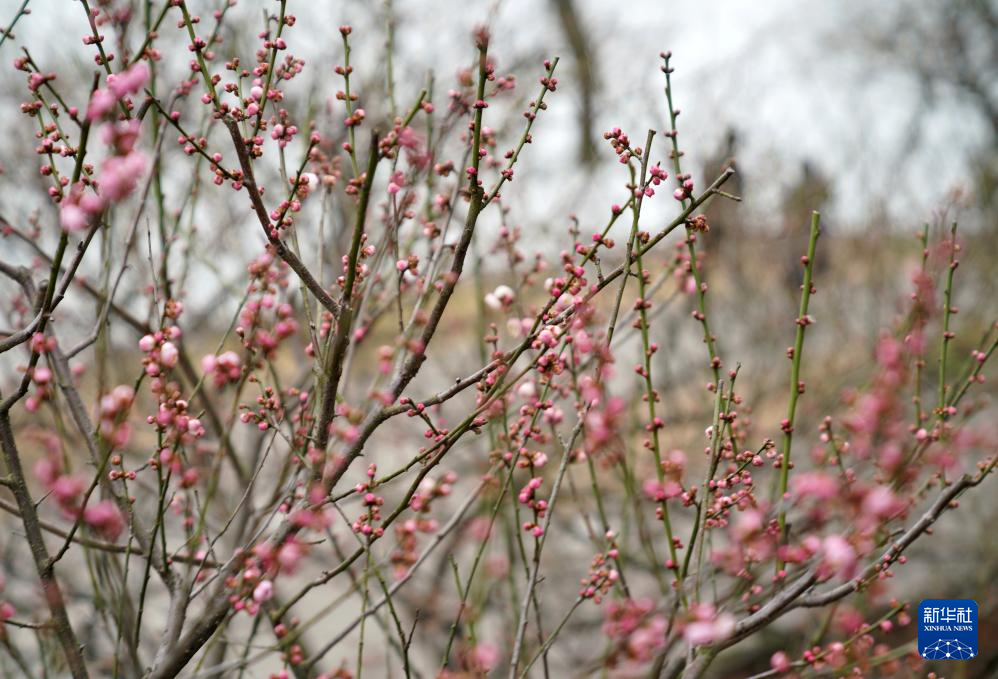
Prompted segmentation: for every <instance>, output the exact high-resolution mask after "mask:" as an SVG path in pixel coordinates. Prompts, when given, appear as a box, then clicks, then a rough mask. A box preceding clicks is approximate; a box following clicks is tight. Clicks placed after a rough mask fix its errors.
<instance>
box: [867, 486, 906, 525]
mask: <svg viewBox="0 0 998 679" xmlns="http://www.w3.org/2000/svg"><path fill="white" fill-rule="evenodd" d="M904 508H905V504H904V501H903V500H901V499H900V498H898V497H897V496H896V495H895V494H894V493H893V492H892V491H891V489H890V488H887V487H885V486H877V487H876V488H874V489H873V490H871V491H870V492H869V493H867V494H866V497H865V498H863V513H864V514H867V515H868V516H871V517H875V518H877V519H881V520H883V519H890V518H893V517H894V516H895V515H897V514H898V513H899V512H901V511H903V510H904Z"/></svg>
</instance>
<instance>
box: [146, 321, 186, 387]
mask: <svg viewBox="0 0 998 679" xmlns="http://www.w3.org/2000/svg"><path fill="white" fill-rule="evenodd" d="M180 334H181V333H180V328H178V327H177V326H175V325H171V326H168V327H166V328H163V329H162V330H160V331H157V332H155V333H152V334H150V335H145V336H143V337H142V339H140V340H139V349H141V350H142V353H144V354H145V357H144V358H143V359H142V365H143V366H144V367H145V371H146V375H148V376H149V377H160V376H161V375H164V374H167V373H169V372H170V371H171V370H173V368H174V366H176V365H177V361H178V360H179V358H180V352H179V351H178V349H177V345H176V344H174V342H173V340H177V339H180Z"/></svg>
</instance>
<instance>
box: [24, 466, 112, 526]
mask: <svg viewBox="0 0 998 679" xmlns="http://www.w3.org/2000/svg"><path fill="white" fill-rule="evenodd" d="M34 473H35V477H36V478H37V479H38V480H39V481H40V482H41V483H42V486H43V487H44V488H45V489H46V492H47V493H48V494H49V496H50V497H51V498H53V499H54V500H55V501H56V503H57V504H58V505H59V509H60V510H61V511H62V513H63V514H64V515H65V516H66V517H67V518H69V519H73V520H81V521H82V522H83V523H84V524H86V525H87V526H88V527H90V529H91V530H93V531H94V533H96V534H97V535H99V536H100V537H102V538H104V539H106V540H110V541H112V542H113V541H115V540H117V539H118V537H119V536H120V535H121V533H122V532H123V531H124V530H125V519H124V517H123V516H122V514H121V511H120V510H119V509H118V506H117V505H116V504H115V503H114V501H113V500H101V501H99V502H97V503H95V504H93V505H89V506H86V507H84V506H82V503H83V494H84V490H85V489H86V483H85V481H84V480H83V479H82V478H81V477H79V476H76V475H73V474H70V473H67V472H66V470H65V469H63V466H62V462H61V460H60V458H59V455H58V452H57V451H54V450H50V451H49V452H48V454H47V455H46V456H45V457H43V458H41V459H40V460H39V461H38V462H37V463H35V467H34Z"/></svg>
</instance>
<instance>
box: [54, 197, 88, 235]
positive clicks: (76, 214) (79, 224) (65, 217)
mask: <svg viewBox="0 0 998 679" xmlns="http://www.w3.org/2000/svg"><path fill="white" fill-rule="evenodd" d="M59 223H60V224H62V228H64V229H66V231H69V232H70V233H73V232H75V231H83V230H84V229H86V228H87V226H88V225H89V224H90V215H88V214H87V213H86V212H85V211H84V210H83V209H82V208H81V207H80V206H79V205H77V204H76V203H70V202H63V204H62V206H61V207H60V208H59Z"/></svg>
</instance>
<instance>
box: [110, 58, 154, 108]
mask: <svg viewBox="0 0 998 679" xmlns="http://www.w3.org/2000/svg"><path fill="white" fill-rule="evenodd" d="M148 80H149V66H148V65H147V64H146V62H144V61H139V62H137V63H136V64H135V65H133V66H132V67H131V68H129V69H128V70H126V71H122V72H121V73H116V74H112V75H109V76H108V77H107V87H108V90H110V92H111V94H112V95H114V96H115V97H117V98H118V99H121V98H122V97H124V96H127V95H129V94H135V93H137V92H138V91H139V90H141V89H142V88H143V86H145V84H146V82H148Z"/></svg>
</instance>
